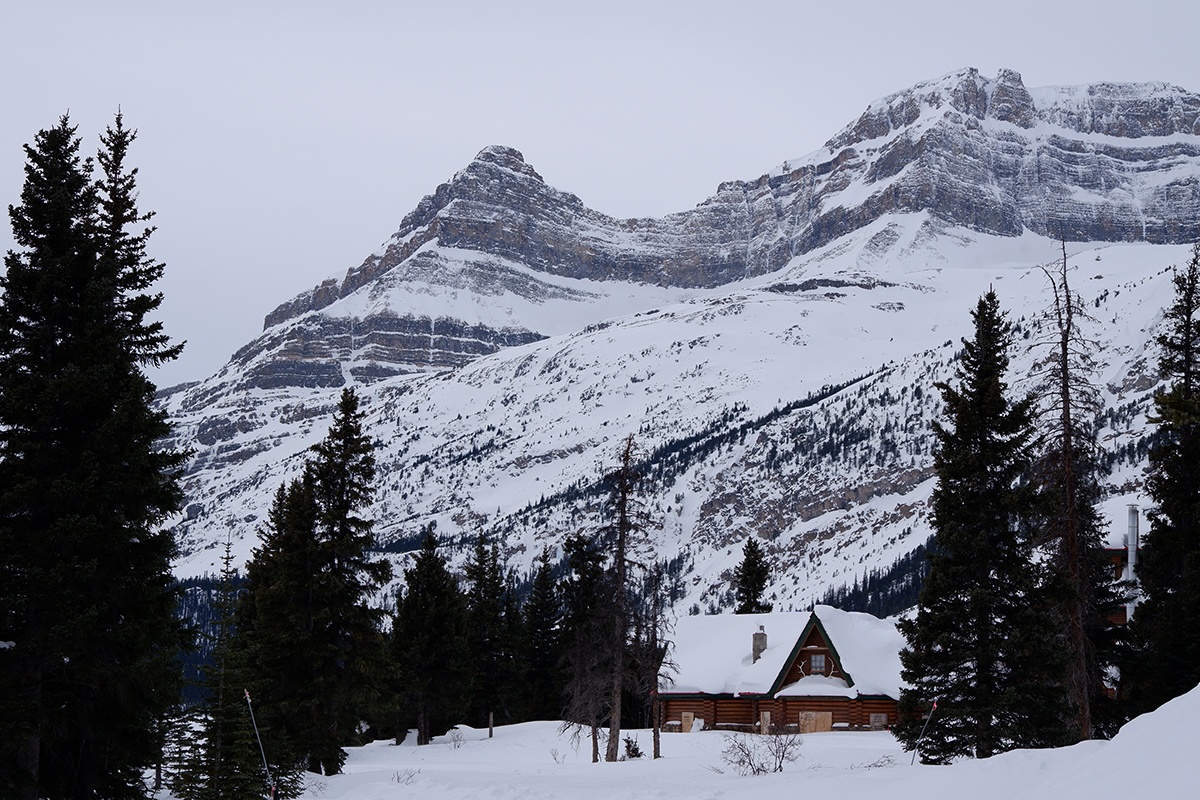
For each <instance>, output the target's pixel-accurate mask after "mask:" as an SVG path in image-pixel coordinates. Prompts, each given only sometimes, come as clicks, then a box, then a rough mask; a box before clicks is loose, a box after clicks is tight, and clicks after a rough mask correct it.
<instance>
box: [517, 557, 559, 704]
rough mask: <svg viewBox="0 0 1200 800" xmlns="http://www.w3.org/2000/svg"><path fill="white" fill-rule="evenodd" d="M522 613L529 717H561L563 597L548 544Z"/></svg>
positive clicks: (539, 560)
mask: <svg viewBox="0 0 1200 800" xmlns="http://www.w3.org/2000/svg"><path fill="white" fill-rule="evenodd" d="M522 613H523V616H524V648H523V649H524V661H525V664H526V669H527V679H526V680H525V687H526V713H527V715H528V717H529V718H530V719H558V718H559V717H560V716H561V715H562V680H563V679H562V667H561V662H562V658H563V650H562V637H563V631H562V601H561V598H560V596H559V591H558V585H557V582H556V581H555V580H554V570H553V567H552V566H551V564H550V550H549V549H548V548H546V549H543V550H542V554H541V556H539V557H538V561H537V570H536V571H535V572H534V575H533V587H532V589H531V591H530V593H529V598H528V599H527V600H526V601H525V606H524V608H523V609H522Z"/></svg>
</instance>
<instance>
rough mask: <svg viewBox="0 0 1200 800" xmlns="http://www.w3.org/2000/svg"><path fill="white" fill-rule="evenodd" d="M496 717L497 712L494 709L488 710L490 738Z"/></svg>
mask: <svg viewBox="0 0 1200 800" xmlns="http://www.w3.org/2000/svg"><path fill="white" fill-rule="evenodd" d="M494 717H495V713H494V712H492V711H489V712H488V738H489V739H490V738H492V723H493V722H495V719H494Z"/></svg>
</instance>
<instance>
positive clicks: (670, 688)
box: [659, 606, 905, 733]
mask: <svg viewBox="0 0 1200 800" xmlns="http://www.w3.org/2000/svg"><path fill="white" fill-rule="evenodd" d="M674 640H675V645H674V651H673V654H672V656H671V661H673V663H674V673H673V674H672V673H671V672H669V671H664V673H663V674H662V675H661V676H660V681H659V698H660V702H661V703H662V709H661V710H662V715H663V716H662V719H663V720H664V726H665V727H666V728H667V729H668V730H683V731H689V730H694V729H695V728H696V726H701V727H703V728H706V729H725V730H742V731H760V732H764V733H765V732H769V731H780V730H785V731H799V732H802V733H803V732H815V731H820V730H831V729H833V728H848V729H853V730H871V729H875V730H879V729H883V728H886V727H888V726H889V725H892V724H894V723H895V722H896V701H897V700H898V699H899V697H900V688H901V686H902V685H903V684H902V682H901V680H900V650H901V648H902V647H904V644H905V643H904V638H903V636H901V634H900V633H899V631H897V630H896V626H895V624H894V623H892V622H890V621H887V620H881V619H878V618H877V617H873V616H871V615H870V614H862V613H857V612H850V611H841V610H839V609H836V608H832V607H830V606H817V607H816V608H814V609H813V610H812V611H811V612H792V611H778V612H773V613H770V614H722V615H713V616H692V617H685V618H683V619H680V620H679V622H678V624H677V625H676V628H675V636H674Z"/></svg>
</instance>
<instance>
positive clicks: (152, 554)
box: [0, 114, 187, 798]
mask: <svg viewBox="0 0 1200 800" xmlns="http://www.w3.org/2000/svg"><path fill="white" fill-rule="evenodd" d="M134 137H135V132H134V131H132V130H129V129H127V128H125V127H124V124H123V120H122V118H121V116H120V115H119V114H118V115H117V117H116V121H115V123H114V125H113V126H111V127H109V128H108V129H107V131H106V132H105V134H104V135H103V136H102V137H101V151H100V159H99V160H100V166H101V176H100V179H99V181H98V182H96V183H93V181H92V178H91V172H92V162H91V160H90V159H82V158H81V157H80V155H79V147H80V140H79V139H78V137H77V136H76V129H75V128H74V127H73V126H71V125H70V122H69V120H68V118H67V117H66V116H64V117H62V118H61V119H60V120H59V123H58V125H57V126H55V127H54V128H51V129H49V130H44V131H41V132H39V133H38V134H37V136H36V138H35V141H34V144H33V145H32V146H26V148H25V152H26V155H27V157H28V162H27V164H26V166H25V184H24V187H23V189H22V192H21V202H20V204H19V205H16V206H9V218H10V220H11V222H12V229H13V236H14V240H15V241H16V244H17V246H18V247H19V248H20V249H19V250H17V251H10V252H8V253H7V254H6V256H5V259H4V263H5V274H4V275H3V276H0V293H2V295H0V582H2V583H3V585H4V587H5V588H4V591H3V592H2V593H0V641H6V642H13V646H12V647H8V648H4V649H0V786H2V787H3V788H4V790H5V793H6V794H8V795H10V796H14V797H26V798H33V797H48V798H59V797H71V798H90V797H95V796H98V795H99V796H104V797H113V798H122V797H139V796H142V795H143V794H144V789H143V787H142V782H141V773H142V770H143V769H145V768H146V767H148V766H150V765H153V764H155V763H157V762H158V760H159V758H160V753H161V749H162V742H161V740H160V737H159V735H158V734H157V731H159V730H160V726H158V725H157V724H156V722H157V721H158V720H160V719H162V718H163V717H164V716H165V715H166V714H167V713H168V712H169V710H170V709H171V707H172V706H173V705H174V704H175V702H176V701H177V698H178V691H179V669H178V665H177V664H176V663H175V659H176V654H177V653H178V652H179V649H180V647H181V646H183V645H185V644H186V640H187V634H186V630H185V628H184V626H183V624H182V622H181V621H179V620H178V619H176V617H175V605H176V600H177V598H176V593H175V590H174V588H173V586H174V581H173V580H172V578H171V575H170V569H169V567H170V559H171V556H172V555H173V553H174V549H175V543H174V538H173V536H172V534H171V532H170V531H168V530H162V529H160V528H159V526H160V524H161V523H162V521H163V520H164V519H165V518H166V517H167V516H168V515H170V514H171V513H174V512H175V511H176V510H177V509H178V507H179V505H180V502H181V493H180V490H179V486H178V481H177V477H178V474H179V467H180V465H181V463H182V460H183V454H181V453H178V452H176V451H172V450H163V449H159V448H157V447H156V443H157V442H158V441H160V440H161V439H162V438H163V437H164V436H166V435H167V434H168V433H169V432H170V426H169V424H168V423H167V420H166V417H165V415H164V414H163V413H162V412H161V411H157V410H154V409H153V408H152V406H151V403H152V401H153V396H154V385H153V384H152V383H151V382H150V381H149V380H148V379H147V377H146V375H145V374H144V372H143V369H144V368H145V367H146V366H148V365H155V364H159V363H161V362H163V361H165V360H169V359H172V358H175V357H176V356H177V355H178V353H179V350H180V346H173V345H171V344H169V343H168V340H167V338H166V336H165V335H164V334H163V332H162V328H161V325H160V324H159V323H156V322H150V321H148V320H147V316H148V315H149V314H152V313H153V312H154V311H155V310H156V309H157V307H158V305H159V303H160V301H161V296H160V295H156V294H150V293H148V289H149V288H150V287H151V285H152V284H153V283H154V282H155V281H156V280H157V279H158V278H159V277H160V276H161V274H162V269H163V266H162V264H161V263H159V262H156V261H154V260H152V259H151V258H149V256H148V255H147V254H146V245H147V241H148V238H149V236H150V234H151V232H152V231H153V228H151V227H143V228H142V229H141V230H136V228H137V227H138V226H142V225H143V223H145V222H146V220H148V219H149V216H150V215H149V214H144V213H142V212H140V211H139V210H138V209H137V205H136V195H137V192H136V179H135V176H136V170H132V169H130V168H129V167H128V165H127V163H126V156H127V151H128V148H129V145H130V144H131V143H132V142H133V140H134Z"/></svg>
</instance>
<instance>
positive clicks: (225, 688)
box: [171, 541, 301, 800]
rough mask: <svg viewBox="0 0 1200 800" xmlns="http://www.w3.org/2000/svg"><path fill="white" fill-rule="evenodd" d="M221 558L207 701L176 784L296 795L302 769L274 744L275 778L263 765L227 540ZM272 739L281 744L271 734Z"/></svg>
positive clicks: (214, 792) (214, 793)
mask: <svg viewBox="0 0 1200 800" xmlns="http://www.w3.org/2000/svg"><path fill="white" fill-rule="evenodd" d="M222 562H223V568H222V570H221V578H220V582H219V583H218V584H217V590H216V595H215V598H214V599H215V602H214V604H213V612H214V618H213V632H212V634H211V636H212V663H211V664H208V665H206V666H205V667H204V669H203V673H204V692H205V693H204V699H203V700H202V702H201V704H200V706H199V707H198V708H197V709H196V710H195V712H194V713H193V715H192V720H191V725H189V726H188V727H187V728H185V733H184V741H183V743H182V748H181V749H182V754H183V755H182V761H181V763H180V765H179V770H178V772H177V773H176V774H175V776H174V778H173V780H172V781H171V788H172V790H173V791H174V793H175V795H176V796H177V797H179V798H180V800H224V798H253V797H268V796H269V797H273V798H289V797H295V796H297V795H298V794H300V789H301V784H300V771H299V770H297V769H296V768H295V767H294V766H293V765H292V764H291V763H289V758H288V757H284V758H283V759H282V761H283V763H280V761H281V759H280V758H279V757H278V756H279V755H280V754H279V753H278V752H277V750H276V748H275V747H273V748H272V754H273V755H274V756H276V758H274V759H272V760H273V761H274V763H273V765H272V766H271V777H272V779H273V780H272V781H271V782H268V780H267V775H266V772H265V771H264V768H263V762H262V752H261V751H260V750H259V747H258V741H257V737H256V736H255V732H254V727H253V723H252V721H251V718H250V709H249V706H248V705H247V703H246V701H245V700H244V694H243V692H244V689H243V687H242V686H241V684H242V683H244V681H243V680H242V678H243V677H244V676H243V675H242V674H241V673H240V672H239V670H238V669H237V667H236V664H237V661H238V653H237V651H236V650H235V649H234V645H233V640H234V636H233V631H234V613H235V609H236V608H237V605H238V602H237V600H238V597H237V595H238V592H237V590H236V589H235V588H234V579H235V577H236V576H235V572H234V570H233V567H232V562H233V557H232V555H231V554H230V543H229V542H228V541H226V544H225V555H224V557H223V558H222ZM267 742H270V743H271V744H272V745H276V744H277V742H275V741H272V740H271V737H270V736H268V737H267ZM265 746H266V742H264V747H265ZM272 784H273V785H274V791H273V792H272Z"/></svg>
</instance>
